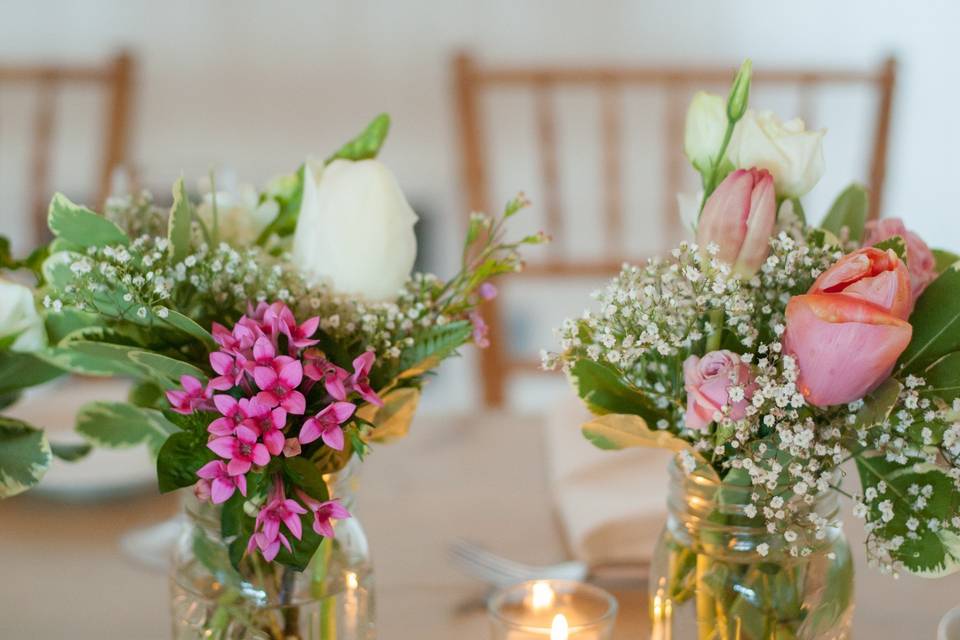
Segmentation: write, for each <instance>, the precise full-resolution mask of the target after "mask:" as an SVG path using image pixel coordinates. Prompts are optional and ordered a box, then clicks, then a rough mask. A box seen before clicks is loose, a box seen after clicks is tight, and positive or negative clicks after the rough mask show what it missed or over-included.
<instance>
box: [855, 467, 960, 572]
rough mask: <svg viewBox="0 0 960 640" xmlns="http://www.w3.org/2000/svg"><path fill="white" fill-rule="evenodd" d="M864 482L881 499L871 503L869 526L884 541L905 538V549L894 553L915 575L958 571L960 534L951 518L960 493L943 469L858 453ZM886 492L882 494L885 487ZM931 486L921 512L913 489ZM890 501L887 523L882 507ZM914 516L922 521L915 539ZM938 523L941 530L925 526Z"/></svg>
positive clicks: (959, 503)
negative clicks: (958, 534) (909, 525)
mask: <svg viewBox="0 0 960 640" xmlns="http://www.w3.org/2000/svg"><path fill="white" fill-rule="evenodd" d="M856 462H857V471H858V473H859V475H860V483H861V485H862V487H863V488H864V491H866V490H867V488H873V489H875V490H876V491H877V493H878V498H877V499H876V500H874V501H873V502H872V503H868V504H867V507H868V509H867V522H870V523H872V524H873V525H874V527H875V528H874V531H873V534H874V535H877V536H880V537H881V538H882V539H884V540H890V539H892V538H894V537H897V536H899V537H902V538H903V539H904V543H903V545H901V547H900V548H899V549H896V550H892V551H891V555H892V557H893V558H894V559H895V560H899V561H901V562H903V564H904V566H905V567H906V568H907V570H908V571H910V572H911V573H916V574H919V575H924V576H928V577H934V576H941V575H946V574H947V573H952V572H954V571H957V570H958V569H960V547H958V546H957V545H956V541H957V532H956V531H953V530H952V524H951V519H952V518H953V517H954V516H955V515H956V514H957V513H958V512H960V490H958V488H957V486H956V484H955V483H954V482H953V480H952V479H950V477H949V476H947V474H946V473H944V472H943V470H941V469H939V468H937V467H933V466H929V465H911V464H907V465H904V464H900V463H897V462H891V461H889V460H887V459H886V458H885V457H884V456H883V455H870V456H868V455H862V454H861V455H859V456H857V458H856ZM881 482H882V483H883V486H882V488H883V489H884V491H880V488H881V485H880V483H881ZM926 485H930V486H931V488H932V493H931V494H930V497H929V498H928V499H927V501H926V502H925V503H924V504H923V507H922V508H917V500H916V498H915V497H914V495H913V494H912V493H911V487H916V488H918V489H919V488H920V487H924V486H926ZM886 500H889V501H890V502H891V503H892V513H893V517H892V518H888V519H884V518H883V516H882V514H881V512H880V509H879V507H878V504H879V503H880V502H881V501H886ZM910 518H916V520H917V521H918V522H919V523H920V526H919V528H918V530H917V531H916V532H915V535H912V534H911V530H910V527H908V526H907V522H908V520H909V519H910ZM931 519H936V520H938V521H939V522H940V523H941V527H940V528H938V530H937V531H936V532H933V531H930V530H929V529H928V528H927V523H928V522H930V520H931Z"/></svg>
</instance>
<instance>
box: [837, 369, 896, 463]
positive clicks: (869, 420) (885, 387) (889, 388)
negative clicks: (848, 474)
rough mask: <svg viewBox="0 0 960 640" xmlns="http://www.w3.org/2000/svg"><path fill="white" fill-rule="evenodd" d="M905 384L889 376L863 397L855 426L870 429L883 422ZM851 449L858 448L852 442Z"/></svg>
mask: <svg viewBox="0 0 960 640" xmlns="http://www.w3.org/2000/svg"><path fill="white" fill-rule="evenodd" d="M902 389H903V385H902V384H900V382H898V381H897V380H896V379H895V378H887V379H886V380H884V381H883V383H881V384H880V386H879V387H877V388H876V389H874V390H873V391H872V392H871V393H870V395H868V396H867V397H866V398H864V399H863V406H862V407H860V410H859V411H857V414H856V418H855V422H854V426H855V427H856V428H857V429H869V428H871V427H873V426H876V425H878V424H883V423H884V422H885V421H886V420H887V417H888V416H889V415H890V412H891V411H893V407H894V405H896V404H897V399H898V398H899V396H900V391H901V390H902ZM849 448H850V449H857V448H859V447H856V446H855V445H854V444H852V443H850V447H849Z"/></svg>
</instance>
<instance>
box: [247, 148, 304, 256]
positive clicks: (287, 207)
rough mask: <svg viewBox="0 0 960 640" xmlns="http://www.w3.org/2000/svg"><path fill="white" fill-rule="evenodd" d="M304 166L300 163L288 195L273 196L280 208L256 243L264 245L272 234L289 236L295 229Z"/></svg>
mask: <svg viewBox="0 0 960 640" xmlns="http://www.w3.org/2000/svg"><path fill="white" fill-rule="evenodd" d="M304 167H305V165H300V167H299V168H298V169H297V172H296V173H295V174H294V177H293V184H292V186H291V190H290V193H289V196H287V195H285V196H283V197H275V198H274V199H275V200H276V202H277V204H278V205H279V207H280V210H279V211H278V212H277V217H276V218H274V219H273V220H272V221H271V222H270V224H268V225H267V226H266V228H264V230H263V231H261V232H260V235H259V236H257V244H259V245H264V244H266V242H267V240H269V239H270V237H271V236H273V235H274V234H276V235H278V236H281V237H283V236H289V235H291V234H293V232H294V231H296V229H297V219H298V218H299V217H300V204H301V203H302V202H303V179H304Z"/></svg>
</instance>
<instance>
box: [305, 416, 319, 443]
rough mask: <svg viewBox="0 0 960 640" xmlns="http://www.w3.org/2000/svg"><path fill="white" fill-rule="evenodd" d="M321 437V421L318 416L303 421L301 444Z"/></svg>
mask: <svg viewBox="0 0 960 640" xmlns="http://www.w3.org/2000/svg"><path fill="white" fill-rule="evenodd" d="M319 437H320V423H319V422H318V421H317V419H316V418H310V419H308V420H307V421H306V422H304V423H303V428H302V429H300V444H310V443H311V442H313V441H314V440H316V439H317V438H319Z"/></svg>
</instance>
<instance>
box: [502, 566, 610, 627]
mask: <svg viewBox="0 0 960 640" xmlns="http://www.w3.org/2000/svg"><path fill="white" fill-rule="evenodd" d="M487 608H488V612H489V616H490V623H491V626H492V630H493V636H492V637H493V639H494V640H548V639H549V640H609V639H610V638H611V637H612V635H613V622H614V619H615V618H616V615H617V601H616V600H615V599H614V598H613V596H611V595H610V594H609V593H607V592H606V591H604V590H603V589H599V588H597V587H594V586H591V585H588V584H583V583H580V582H573V581H569V580H533V581H530V582H523V583H521V584H518V585H514V586H512V587H507V588H506V589H501V590H500V591H497V592H496V593H495V594H493V596H491V598H490V601H489V603H488V607H487Z"/></svg>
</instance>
